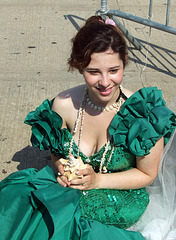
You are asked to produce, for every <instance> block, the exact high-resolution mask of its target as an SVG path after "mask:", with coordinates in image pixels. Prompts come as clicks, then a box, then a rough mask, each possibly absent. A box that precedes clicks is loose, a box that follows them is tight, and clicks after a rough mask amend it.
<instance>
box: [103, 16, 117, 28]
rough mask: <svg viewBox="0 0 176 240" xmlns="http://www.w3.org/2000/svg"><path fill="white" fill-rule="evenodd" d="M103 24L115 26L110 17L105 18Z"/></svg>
mask: <svg viewBox="0 0 176 240" xmlns="http://www.w3.org/2000/svg"><path fill="white" fill-rule="evenodd" d="M105 24H110V25H113V26H115V27H116V26H117V25H116V23H115V22H114V21H113V20H112V19H110V18H107V19H106V21H105Z"/></svg>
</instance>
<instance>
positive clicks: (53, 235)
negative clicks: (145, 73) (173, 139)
mask: <svg viewBox="0 0 176 240" xmlns="http://www.w3.org/2000/svg"><path fill="white" fill-rule="evenodd" d="M52 103H53V100H52V101H48V100H45V101H44V102H43V103H42V104H41V105H40V106H39V107H38V108H37V109H36V110H35V111H33V112H30V113H29V114H28V115H27V117H26V119H25V123H26V124H29V125H31V126H32V137H31V142H32V144H33V146H37V147H39V148H40V150H45V149H50V151H51V152H52V153H53V154H55V155H56V156H62V157H64V158H68V155H69V145H70V141H71V139H72V136H71V133H70V132H69V130H68V129H65V128H64V129H61V126H62V118H61V117H60V116H59V115H58V114H57V113H56V112H54V111H52V110H51V107H52ZM175 127H176V121H175V114H174V113H173V112H172V111H170V110H169V109H168V108H166V107H165V102H164V101H163V100H162V93H161V91H159V90H158V89H157V88H143V89H141V90H139V91H138V92H136V93H135V94H133V95H132V96H131V97H130V98H128V99H127V100H126V101H125V103H124V104H123V106H122V108H121V110H120V111H119V112H118V113H117V114H116V115H115V117H114V118H113V120H112V122H111V124H110V126H109V134H110V137H111V145H110V146H109V149H108V152H107V154H106V159H105V162H104V165H105V166H106V164H107V161H108V158H109V155H110V153H111V148H112V144H113V145H114V146H115V149H114V152H113V155H112V157H111V161H110V162H109V163H108V166H107V169H108V172H120V171H125V170H128V169H130V168H134V167H135V156H144V155H147V154H149V152H150V149H151V148H152V147H153V146H154V145H155V143H156V141H157V140H158V139H159V138H161V137H162V136H164V139H165V143H167V141H168V139H169V138H170V136H171V135H172V133H173V131H174V129H175ZM104 148H105V146H103V147H102V148H101V149H100V150H99V151H98V152H97V153H95V154H93V155H92V156H91V157H89V158H88V157H86V156H85V155H84V154H83V153H82V152H81V151H80V156H81V158H82V160H83V161H84V162H85V163H89V164H91V165H92V166H93V168H94V170H95V172H98V170H99V165H100V161H101V158H102V155H103V152H104ZM77 150H78V147H77V145H76V144H75V142H74V144H73V154H74V155H76V154H77ZM148 203H149V196H148V193H147V191H146V189H145V188H142V189H131V190H120V189H97V190H86V191H80V190H75V189H71V188H68V187H67V188H64V187H62V186H60V185H59V184H58V183H57V181H56V176H55V175H54V173H53V171H52V169H51V168H49V167H48V166H46V167H45V168H43V169H42V170H40V171H38V170H36V169H33V168H30V169H26V170H21V171H18V172H15V173H12V174H11V175H9V176H8V177H7V178H5V179H4V180H3V181H2V182H1V183H0V226H1V227H0V229H1V230H0V231H1V236H2V238H1V239H2V240H9V239H11V240H19V239H24V240H25V239H26V240H29V239H32V240H40V239H42V240H45V239H46V240H47V239H52V240H54V239H60V240H78V239H79V240H93V239H96V240H99V239H101V240H111V239H112V240H114V239H116V240H122V239H126V240H142V239H144V237H143V236H142V235H141V234H140V233H139V232H133V231H128V230H126V229H128V228H129V227H130V226H132V225H134V224H135V223H136V222H137V221H138V220H139V219H140V217H141V216H142V214H143V213H144V211H145V210H146V208H147V205H148Z"/></svg>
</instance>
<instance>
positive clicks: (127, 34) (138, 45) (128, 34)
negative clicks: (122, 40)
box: [112, 15, 142, 50]
mask: <svg viewBox="0 0 176 240" xmlns="http://www.w3.org/2000/svg"><path fill="white" fill-rule="evenodd" d="M112 19H113V20H114V22H115V23H116V24H117V26H118V28H119V29H120V30H121V32H122V33H123V34H124V35H125V37H126V38H127V39H128V40H129V41H130V42H131V43H132V44H133V45H134V46H135V47H136V49H138V50H141V49H142V46H141V44H140V43H139V42H138V41H137V40H136V38H134V37H133V36H132V35H131V33H130V32H129V31H128V30H127V29H126V28H125V27H124V25H123V24H122V23H121V22H120V21H119V20H118V18H117V17H115V16H113V15H112Z"/></svg>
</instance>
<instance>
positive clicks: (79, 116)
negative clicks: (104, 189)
mask: <svg viewBox="0 0 176 240" xmlns="http://www.w3.org/2000/svg"><path fill="white" fill-rule="evenodd" d="M87 98H88V92H87V88H86V89H85V93H84V96H83V99H82V101H81V104H80V108H79V110H78V114H77V118H76V121H75V125H74V129H73V134H72V139H71V141H70V147H69V156H72V148H73V142H74V135H75V134H76V132H77V130H78V125H79V122H81V123H80V128H79V134H78V145H77V146H78V151H77V157H78V156H79V152H80V148H79V146H80V142H81V137H82V132H83V123H84V114H85V107H86V102H87ZM124 101H125V97H124V94H123V93H122V91H121V89H120V94H119V97H118V98H117V101H116V107H115V109H116V111H119V110H120V108H121V106H122V104H123V103H124ZM113 108H114V107H113ZM113 108H112V109H113ZM109 146H110V139H108V142H107V144H106V146H105V150H104V152H103V156H102V159H101V162H100V167H99V173H107V166H108V164H109V162H110V160H111V158H112V155H113V152H114V146H113V148H112V150H111V154H110V156H109V158H108V161H107V164H106V166H103V164H104V161H105V158H106V154H107V152H108V149H109ZM87 162H88V161H87Z"/></svg>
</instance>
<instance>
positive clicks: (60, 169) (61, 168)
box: [58, 163, 64, 175]
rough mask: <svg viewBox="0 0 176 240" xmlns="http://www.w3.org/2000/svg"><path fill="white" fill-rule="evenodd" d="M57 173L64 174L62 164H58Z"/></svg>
mask: <svg viewBox="0 0 176 240" xmlns="http://www.w3.org/2000/svg"><path fill="white" fill-rule="evenodd" d="M58 171H59V173H60V174H61V175H63V174H64V166H63V165H62V163H59V164H58Z"/></svg>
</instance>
